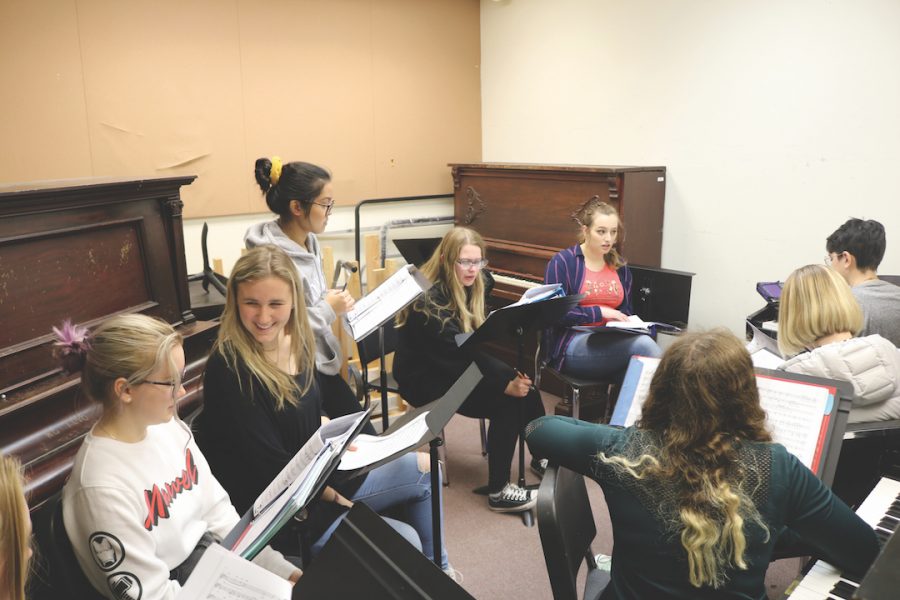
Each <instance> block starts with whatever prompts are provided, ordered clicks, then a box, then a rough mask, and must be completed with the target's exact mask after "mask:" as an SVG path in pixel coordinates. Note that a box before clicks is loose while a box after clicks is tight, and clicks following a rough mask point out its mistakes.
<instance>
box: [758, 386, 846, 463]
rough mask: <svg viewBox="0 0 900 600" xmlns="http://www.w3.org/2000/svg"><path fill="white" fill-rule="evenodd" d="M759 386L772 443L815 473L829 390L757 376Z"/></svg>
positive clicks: (828, 402) (828, 406)
mask: <svg viewBox="0 0 900 600" xmlns="http://www.w3.org/2000/svg"><path fill="white" fill-rule="evenodd" d="M756 385H757V387H758V388H759V402H760V404H761V405H762V407H763V410H765V411H766V415H767V419H766V425H767V426H768V428H769V431H770V432H772V440H773V441H775V442H778V443H779V444H782V445H783V446H784V447H785V448H787V450H788V452H790V453H791V454H793V455H794V456H796V457H797V458H798V459H800V462H802V463H803V464H804V465H806V466H807V467H808V468H809V469H810V470H811V471H815V469H814V467H815V465H816V449H817V447H818V443H819V434H820V432H821V430H822V419H823V417H824V416H825V411H826V409H828V410H830V409H831V406H830V404H831V400H830V397H831V392H830V390H829V389H828V388H826V387H822V386H818V385H812V384H804V383H802V382H798V381H785V380H782V379H775V378H772V377H768V376H765V375H757V376H756Z"/></svg>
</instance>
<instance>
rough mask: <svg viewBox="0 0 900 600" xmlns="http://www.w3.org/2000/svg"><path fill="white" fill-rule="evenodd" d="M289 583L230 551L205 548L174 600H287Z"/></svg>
mask: <svg viewBox="0 0 900 600" xmlns="http://www.w3.org/2000/svg"><path fill="white" fill-rule="evenodd" d="M290 598H291V584H290V582H289V581H288V580H287V579H282V578H281V577H279V576H278V575H275V574H274V573H271V572H269V571H267V570H265V569H263V568H262V567H260V566H258V565H255V564H253V563H252V562H250V561H248V560H245V559H243V558H241V557H240V556H238V555H237V554H234V553H233V552H229V551H228V550H226V549H225V548H223V547H222V546H220V545H218V544H213V545H211V546H210V547H209V548H207V550H206V552H204V553H203V556H202V557H200V561H199V562H198V563H197V566H196V567H194V570H193V571H192V572H191V575H190V577H188V580H187V582H185V585H184V587H183V588H181V591H180V592H179V593H178V596H176V600H290Z"/></svg>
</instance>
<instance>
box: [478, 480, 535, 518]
mask: <svg viewBox="0 0 900 600" xmlns="http://www.w3.org/2000/svg"><path fill="white" fill-rule="evenodd" d="M536 503H537V493H536V492H535V491H534V490H526V489H522V488H520V487H519V486H517V485H516V484H514V483H507V484H506V487H504V488H503V489H502V490H500V491H499V492H493V493H491V494H489V495H488V505H489V506H490V508H491V510H493V511H496V512H524V511H526V510H530V509H532V508H534V505H535V504H536Z"/></svg>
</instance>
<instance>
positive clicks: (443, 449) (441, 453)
mask: <svg viewBox="0 0 900 600" xmlns="http://www.w3.org/2000/svg"><path fill="white" fill-rule="evenodd" d="M441 439H442V440H443V443H442V444H441V445H440V446H438V457H439V458H440V460H441V463H442V464H443V465H444V466H443V468H442V469H441V471H443V480H444V481H443V483H444V487H447V486H449V485H450V473H449V471H450V469H449V467H448V465H447V434H446V433H445V432H444V430H443V429H441Z"/></svg>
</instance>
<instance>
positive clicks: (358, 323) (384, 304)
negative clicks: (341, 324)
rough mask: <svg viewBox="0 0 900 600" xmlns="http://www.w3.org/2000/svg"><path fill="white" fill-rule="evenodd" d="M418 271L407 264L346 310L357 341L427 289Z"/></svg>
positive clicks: (352, 332) (348, 323)
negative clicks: (417, 275)
mask: <svg viewBox="0 0 900 600" xmlns="http://www.w3.org/2000/svg"><path fill="white" fill-rule="evenodd" d="M417 272H418V271H417V270H416V268H415V267H414V266H412V265H406V266H405V267H403V268H401V269H399V270H398V271H397V272H396V273H394V274H393V275H391V276H390V277H388V278H387V280H385V282H384V283H382V284H381V285H379V286H378V287H377V288H375V289H374V290H372V291H371V292H369V293H368V294H366V295H365V296H363V297H362V298H360V299H359V300H357V301H356V304H355V305H354V306H353V310H351V311H350V312H348V313H347V325H348V326H349V328H350V333H351V334H352V335H353V339H354V340H356V341H359V340H361V339H363V338H364V337H366V336H367V335H368V334H369V333H371V332H372V331H374V330H375V329H376V328H377V327H378V326H379V325H381V324H382V323H384V322H385V321H387V320H388V319H390V318H391V317H392V316H393V315H394V314H395V313H397V311H399V310H400V309H402V308H403V307H405V306H406V305H407V304H409V303H410V302H412V301H413V300H415V299H416V297H417V296H418V295H419V294H421V293H422V292H423V291H425V289H424V288H423V286H422V285H421V283H420V282H419V281H418V280H417V279H416V277H415V276H414V273H417Z"/></svg>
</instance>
